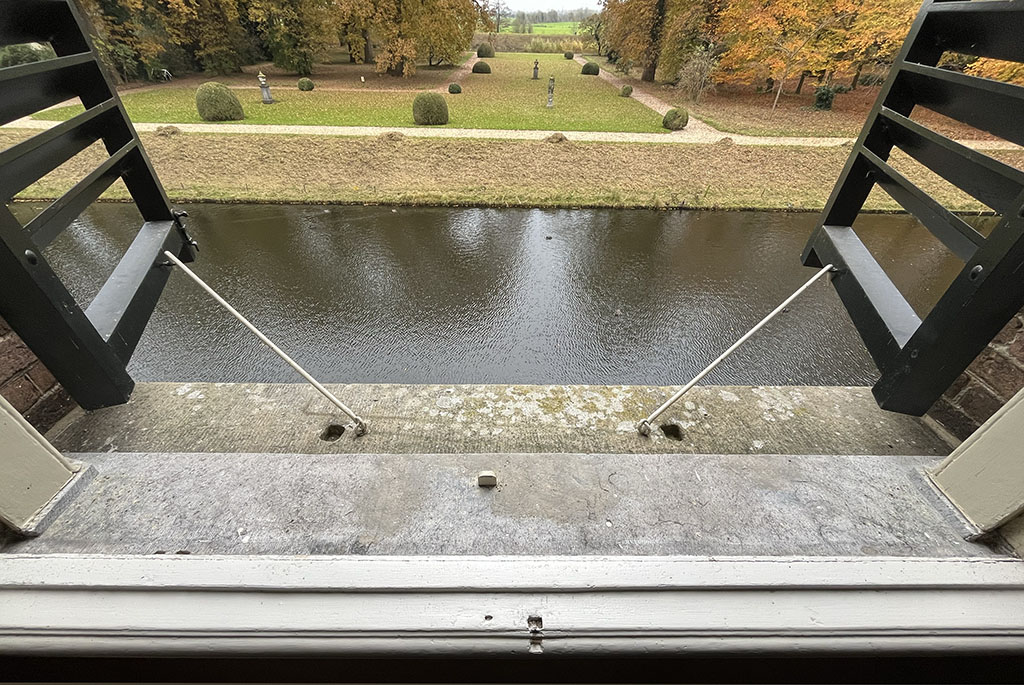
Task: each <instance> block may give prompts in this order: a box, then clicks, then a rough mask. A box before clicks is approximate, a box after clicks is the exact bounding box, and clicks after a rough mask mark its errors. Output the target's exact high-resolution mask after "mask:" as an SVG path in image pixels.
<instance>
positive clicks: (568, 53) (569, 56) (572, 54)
mask: <svg viewBox="0 0 1024 685" xmlns="http://www.w3.org/2000/svg"><path fill="white" fill-rule="evenodd" d="M562 56H563V57H565V58H566V59H572V58H573V57H575V56H576V53H575V52H573V51H572V50H566V51H565V52H563V53H562Z"/></svg>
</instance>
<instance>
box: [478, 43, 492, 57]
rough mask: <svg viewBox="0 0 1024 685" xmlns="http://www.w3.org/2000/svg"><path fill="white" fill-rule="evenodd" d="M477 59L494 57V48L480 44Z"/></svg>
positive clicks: (486, 44) (488, 44)
mask: <svg viewBox="0 0 1024 685" xmlns="http://www.w3.org/2000/svg"><path fill="white" fill-rule="evenodd" d="M476 56H477V57H494V46H493V45H491V44H490V43H480V45H479V46H477V49H476Z"/></svg>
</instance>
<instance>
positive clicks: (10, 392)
mask: <svg viewBox="0 0 1024 685" xmlns="http://www.w3.org/2000/svg"><path fill="white" fill-rule="evenodd" d="M0 395H3V396H4V399H6V400H7V401H8V402H10V403H11V404H12V405H14V408H15V409H17V410H18V411H20V412H21V413H22V414H24V413H25V412H27V411H28V410H29V408H30V407H31V406H32V405H33V404H35V403H36V400H38V399H39V398H40V397H41V396H42V393H41V392H39V390H37V389H36V386H34V385H32V382H31V381H30V380H29V379H28V377H27V376H19V377H18V378H15V379H14V380H13V381H10V382H9V383H6V384H4V385H3V386H0Z"/></svg>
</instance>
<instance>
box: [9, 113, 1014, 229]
mask: <svg viewBox="0 0 1024 685" xmlns="http://www.w3.org/2000/svg"><path fill="white" fill-rule="evenodd" d="M29 134H30V132H28V131H14V130H7V131H0V148H5V147H8V146H10V145H11V144H13V143H15V142H17V141H18V140H20V139H23V138H25V137H27V136H28V135H29ZM142 138H143V142H144V144H145V146H146V149H147V151H148V152H149V155H150V157H151V158H152V159H153V162H154V164H155V166H156V169H157V172H158V173H159V174H160V178H161V179H162V180H163V183H164V186H165V187H166V188H167V191H168V193H169V194H170V196H171V197H172V198H173V199H175V200H177V201H185V200H214V201H231V202H235V201H237V202H330V203H356V204H362V203H394V204H403V203H409V204H442V205H443V204H452V205H491V206H539V207H583V206H599V207H708V208H729V209H739V208H763V209H806V210H816V209H820V208H821V207H823V206H824V204H825V202H826V200H827V199H828V195H829V193H830V191H831V189H832V186H833V184H834V183H835V180H836V177H837V176H838V174H839V172H840V170H841V169H842V166H843V164H844V162H845V160H846V157H847V154H848V150H847V149H845V148H784V147H778V148H768V147H744V146H738V145H723V144H719V145H686V146H680V145H667V144H666V145H661V144H649V145H644V146H642V147H639V148H638V147H637V146H635V145H629V144H610V143H572V142H566V143H561V144H558V145H555V144H551V143H547V142H543V141H540V142H524V141H482V140H465V139H463V140H444V139H414V138H399V139H397V140H396V139H393V138H392V139H388V138H386V137H384V136H382V137H380V138H306V137H300V136H246V135H223V134H179V135H174V136H160V135H157V134H142ZM997 156H998V157H1000V158H1002V159H1004V160H1005V161H1008V162H1009V163H1011V164H1014V165H1016V166H1021V165H1024V152H1017V151H1015V152H1001V153H997ZM100 158H101V151H100V150H99V149H96V148H95V147H94V148H93V149H91V150H89V151H87V154H83V155H80V156H79V157H76V158H75V159H73V160H71V161H70V162H68V163H67V164H65V165H63V166H62V167H60V168H59V169H57V170H56V171H55V172H53V173H51V174H50V175H48V176H47V177H45V178H44V179H43V180H42V181H40V182H39V183H37V184H35V185H33V186H31V187H30V188H29V189H28V190H26V191H25V192H24V193H22V195H21V197H24V198H54V197H57V196H59V195H60V194H61V193H62V192H63V191H64V190H66V189H67V188H69V187H70V186H71V185H72V184H73V183H74V182H76V181H78V180H79V179H80V178H82V176H83V175H84V174H85V173H86V172H87V170H88V169H90V168H92V166H94V165H95V164H97V163H98V161H99V159H100ZM794 170H799V173H794ZM910 175H911V176H912V177H915V178H916V177H917V176H919V174H914V173H911V174H910ZM921 182H922V183H923V185H924V187H925V188H926V189H928V190H929V191H930V192H934V193H936V194H937V197H938V198H939V199H940V200H941V201H943V202H944V203H945V204H947V205H949V206H951V207H954V208H956V209H959V210H965V211H975V210H978V209H980V207H979V205H978V204H977V203H976V202H974V201H972V200H971V199H970V198H967V197H965V196H964V195H963V194H962V193H960V192H959V191H957V190H956V189H954V188H951V187H949V186H948V185H945V184H941V185H940V184H938V183H936V182H935V181H932V180H927V179H921ZM108 197H112V198H118V197H125V191H124V188H123V187H122V186H121V185H120V184H118V186H116V187H115V188H113V189H112V190H111V191H110V192H109V193H108ZM868 207H869V208H870V209H882V210H894V209H897V208H898V207H897V205H896V204H895V203H894V202H893V201H892V200H890V199H889V198H888V197H887V196H886V195H884V194H883V193H875V194H873V195H872V197H871V199H870V200H869V203H868Z"/></svg>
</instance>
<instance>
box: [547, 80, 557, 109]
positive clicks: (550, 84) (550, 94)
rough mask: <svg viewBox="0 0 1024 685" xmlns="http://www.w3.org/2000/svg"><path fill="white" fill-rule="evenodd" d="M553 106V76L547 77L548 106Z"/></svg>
mask: <svg viewBox="0 0 1024 685" xmlns="http://www.w3.org/2000/svg"><path fill="white" fill-rule="evenodd" d="M554 106H555V77H554V76H552V77H551V78H550V79H548V107H554Z"/></svg>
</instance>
